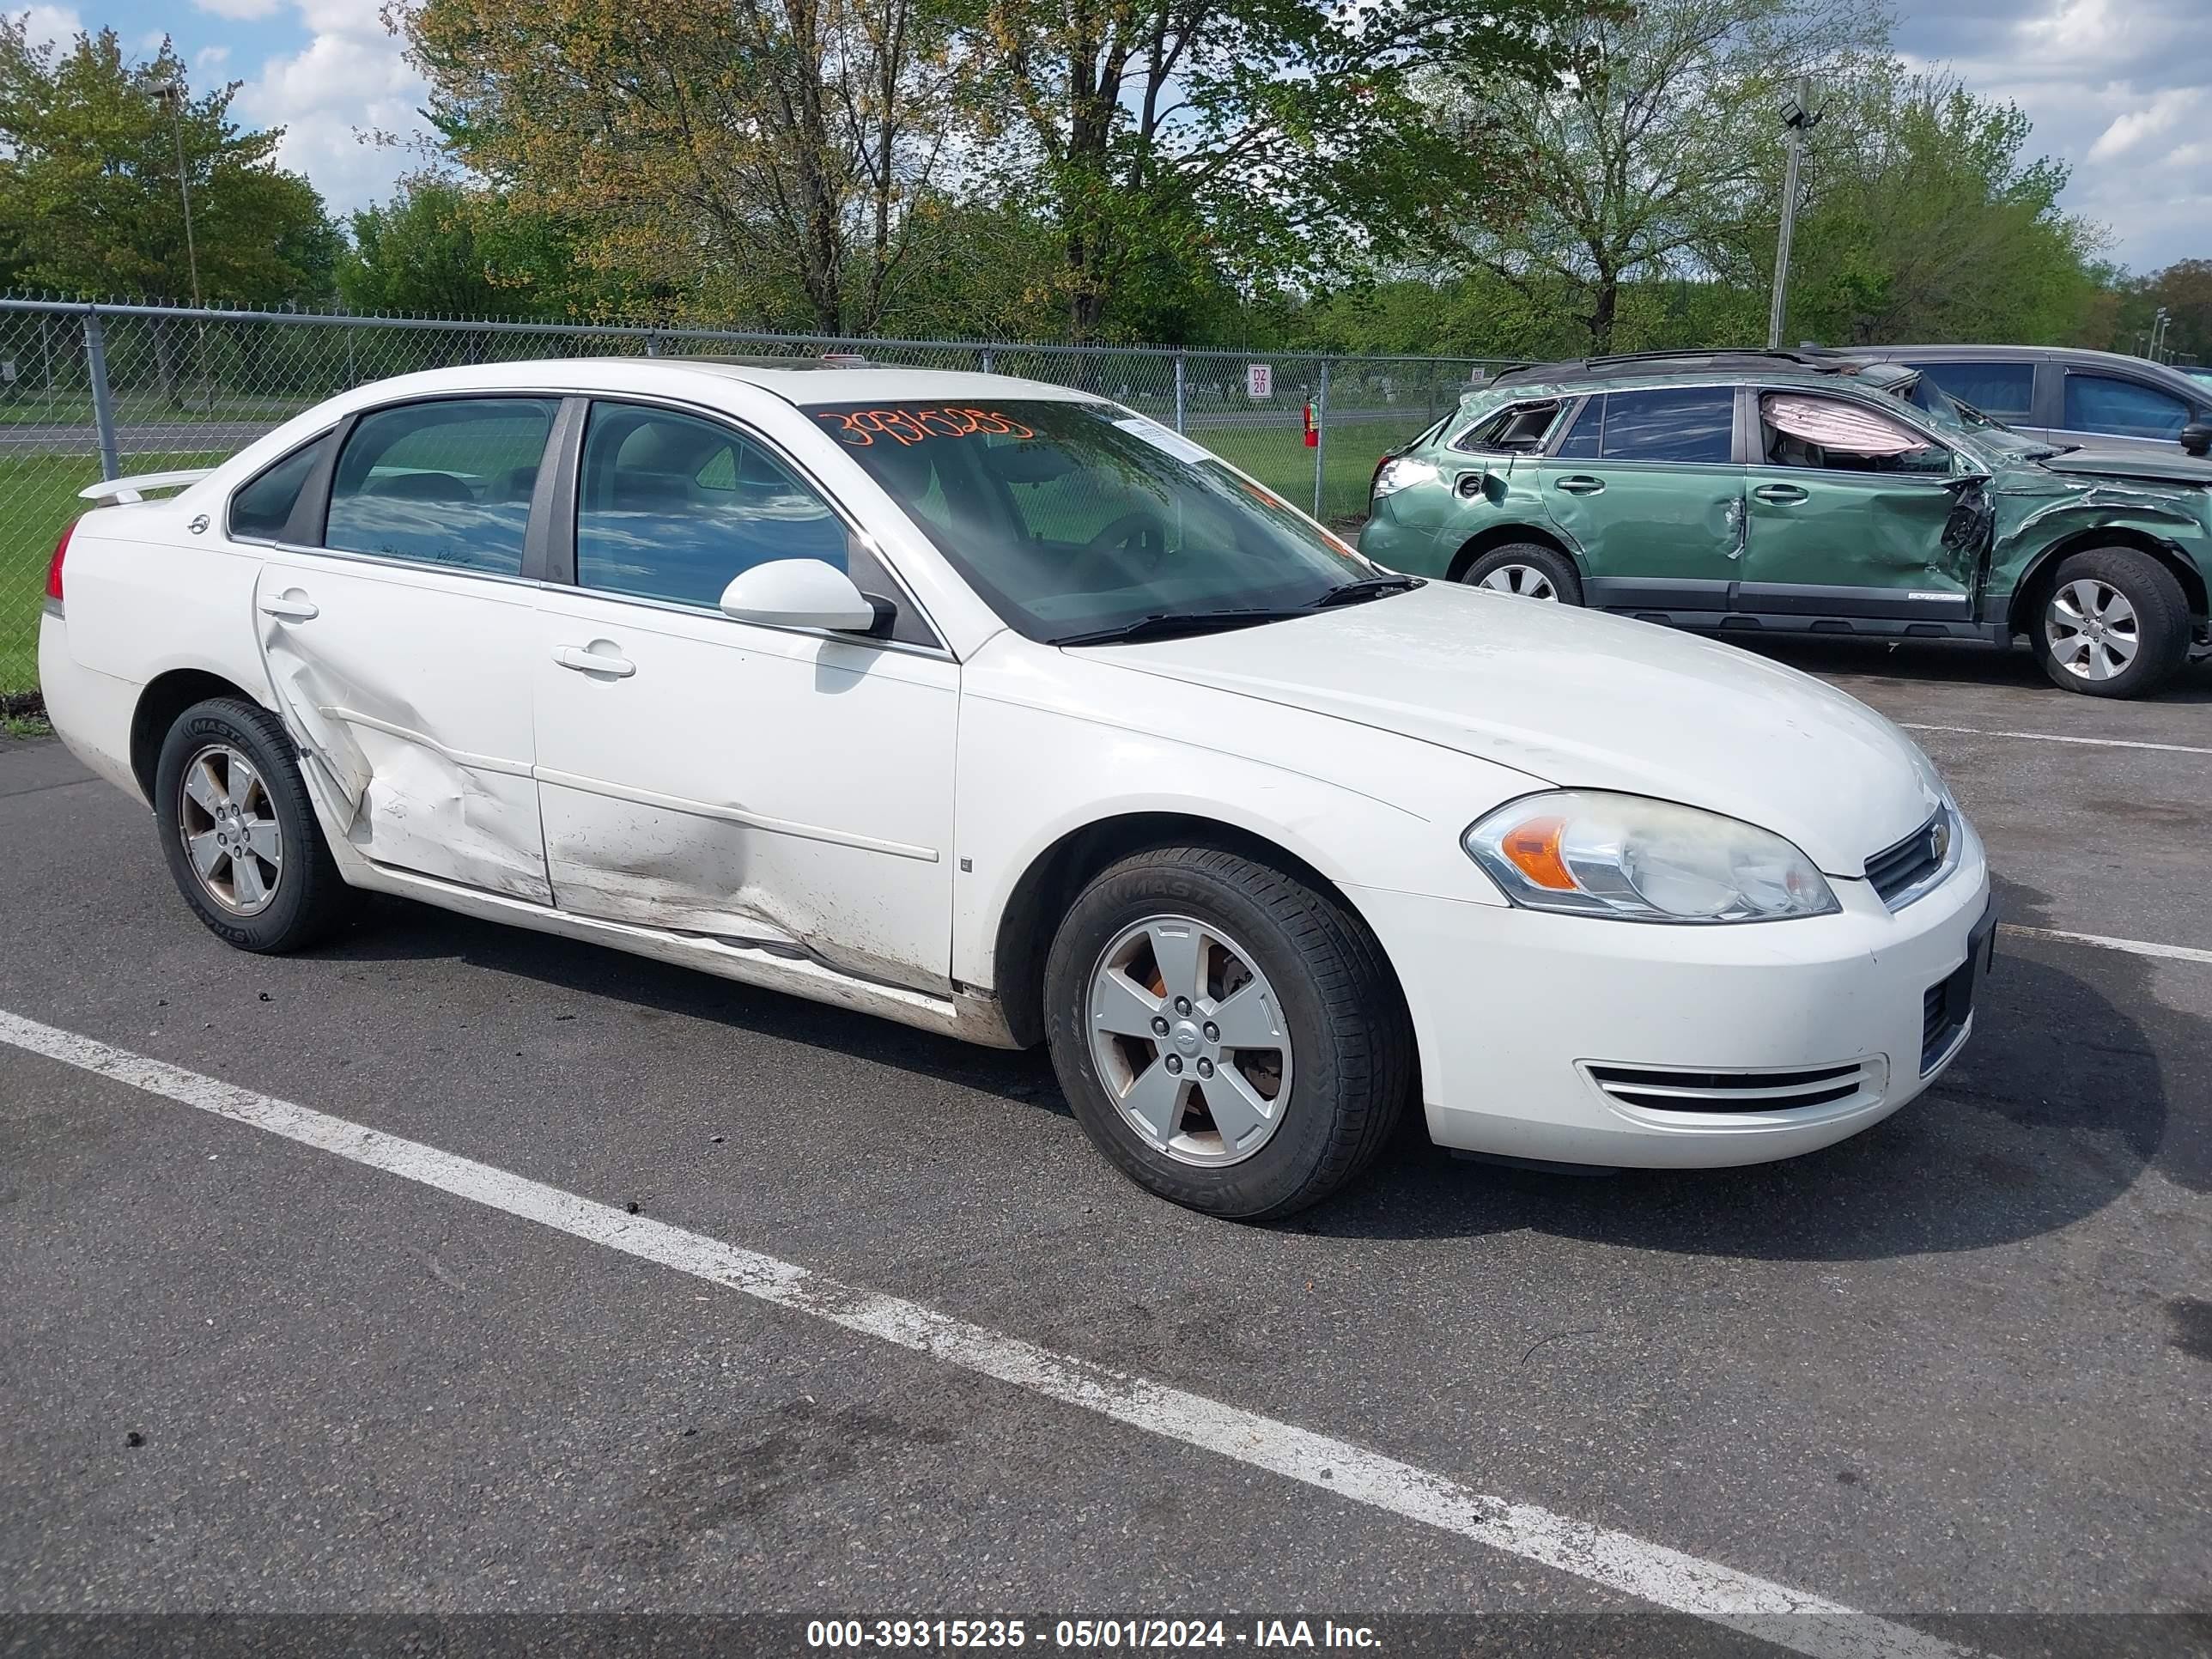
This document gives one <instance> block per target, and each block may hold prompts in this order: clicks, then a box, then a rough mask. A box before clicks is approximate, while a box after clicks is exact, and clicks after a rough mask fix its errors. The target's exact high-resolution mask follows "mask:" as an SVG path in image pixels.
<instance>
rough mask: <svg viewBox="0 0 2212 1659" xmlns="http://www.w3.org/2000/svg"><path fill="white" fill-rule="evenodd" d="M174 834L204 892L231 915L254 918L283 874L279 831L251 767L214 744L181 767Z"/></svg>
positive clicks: (272, 809)
mask: <svg viewBox="0 0 2212 1659" xmlns="http://www.w3.org/2000/svg"><path fill="white" fill-rule="evenodd" d="M177 833H178V836H179V837H180V838H181V839H182V841H183V842H184V844H185V856H186V857H187V858H188V859H190V860H191V866H192V873H193V874H194V875H195V876H197V878H199V884H200V888H201V890H202V891H204V892H205V893H206V894H207V896H209V897H210V898H211V899H213V900H214V901H215V902H216V903H217V904H219V905H220V906H222V908H224V909H225V910H227V911H228V912H229V913H230V914H231V915H238V916H252V915H259V914H260V913H261V912H262V911H264V910H265V909H267V908H269V906H270V903H271V902H274V901H275V899H276V888H277V884H278V883H279V882H280V881H282V880H283V874H284V831H283V826H282V825H281V824H279V823H277V821H276V803H275V802H274V801H273V800H271V799H270V797H269V786H268V784H267V782H266V781H264V779H263V778H262V775H261V774H260V772H259V771H258V769H256V768H255V766H254V764H253V763H252V761H251V760H249V759H247V758H246V756H245V755H243V754H242V753H240V751H239V750H236V749H234V748H233V747H232V746H231V745H230V744H227V743H213V744H208V745H207V746H206V747H204V748H203V749H200V750H197V751H196V752H195V753H194V754H193V756H192V757H191V759H190V760H188V761H186V762H185V781H184V787H183V788H182V789H180V790H179V792H178V793H177Z"/></svg>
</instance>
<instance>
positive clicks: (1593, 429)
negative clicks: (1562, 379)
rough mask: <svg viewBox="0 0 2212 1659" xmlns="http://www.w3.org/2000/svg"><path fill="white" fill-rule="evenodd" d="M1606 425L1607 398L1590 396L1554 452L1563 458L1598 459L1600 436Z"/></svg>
mask: <svg viewBox="0 0 2212 1659" xmlns="http://www.w3.org/2000/svg"><path fill="white" fill-rule="evenodd" d="M1604 427H1605V399H1604V398H1587V399H1585V400H1584V402H1583V407H1582V412H1581V413H1580V414H1579V415H1577V416H1575V423H1574V424H1573V425H1572V426H1571V427H1569V428H1567V435H1566V436H1565V437H1564V438H1562V439H1560V440H1559V447H1558V448H1557V449H1555V450H1553V452H1552V453H1553V454H1554V455H1556V456H1558V457H1559V458H1560V459H1562V460H1568V459H1583V460H1590V461H1594V460H1595V459H1597V453H1598V437H1599V435H1600V434H1601V432H1602V430H1603V429H1604Z"/></svg>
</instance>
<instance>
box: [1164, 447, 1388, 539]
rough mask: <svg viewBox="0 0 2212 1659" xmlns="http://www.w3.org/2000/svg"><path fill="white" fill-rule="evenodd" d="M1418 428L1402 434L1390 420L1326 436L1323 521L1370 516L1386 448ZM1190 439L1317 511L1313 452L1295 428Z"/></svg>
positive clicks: (1287, 498) (1300, 505)
mask: <svg viewBox="0 0 2212 1659" xmlns="http://www.w3.org/2000/svg"><path fill="white" fill-rule="evenodd" d="M1418 430H1419V428H1418V427H1415V428H1408V429H1407V430H1405V431H1402V432H1401V431H1400V430H1399V429H1398V428H1397V427H1396V426H1395V425H1392V424H1390V423H1388V422H1363V423H1362V424H1360V425H1358V426H1352V427H1343V428H1338V429H1337V430H1335V431H1334V432H1332V433H1330V434H1329V435H1328V448H1327V449H1325V450H1323V451H1322V511H1321V516H1322V520H1323V521H1324V522H1326V523H1328V524H1333V525H1339V526H1341V525H1342V524H1343V523H1344V522H1345V521H1346V520H1362V519H1364V518H1365V517H1366V516H1367V481H1368V479H1369V478H1370V477H1373V476H1374V472H1375V462H1376V459H1377V458H1378V457H1379V456H1380V455H1381V454H1382V453H1383V450H1384V448H1386V447H1388V446H1389V445H1390V444H1392V443H1400V442H1403V441H1405V440H1406V439H1407V438H1409V437H1411V436H1412V435H1413V433H1414V432H1415V431H1418ZM1190 436H1191V438H1192V439H1193V440H1194V441H1196V442H1198V443H1201V444H1204V445H1205V446H1206V447H1207V448H1208V449H1210V450H1212V452H1213V453H1215V454H1217V455H1218V456H1220V457H1221V459H1223V460H1225V461H1227V462H1228V463H1229V464H1230V465H1231V466H1239V467H1242V468H1243V469H1244V471H1247V472H1249V473H1250V474H1251V475H1252V476H1253V477H1255V478H1257V479H1258V480H1259V481H1260V482H1261V483H1264V484H1266V485H1267V487H1268V488H1269V489H1273V491H1275V492H1276V494H1278V495H1281V496H1282V497H1283V499H1284V500H1285V501H1288V502H1290V504H1291V506H1292V507H1297V508H1298V509H1299V511H1301V512H1305V513H1310V512H1312V511H1313V500H1314V452H1313V451H1312V450H1310V449H1308V448H1307V447H1305V438H1304V434H1303V433H1301V432H1300V431H1299V430H1298V429H1297V428H1296V427H1290V428H1282V427H1233V426H1232V427H1199V428H1194V430H1193V431H1192V432H1191V434H1190Z"/></svg>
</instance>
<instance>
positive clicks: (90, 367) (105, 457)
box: [84, 309, 123, 478]
mask: <svg viewBox="0 0 2212 1659" xmlns="http://www.w3.org/2000/svg"><path fill="white" fill-rule="evenodd" d="M84 362H85V368H86V371H87V373H88V374H89V375H90V377H91V380H92V423H93V425H94V428H97V429H98V431H99V434H100V477H102V478H119V477H122V476H123V463H122V461H121V460H120V459H118V458H117V456H116V453H115V399H114V398H113V397H112V396H111V395H110V394H109V392H108V390H107V341H106V337H105V336H104V335H103V334H102V333H101V332H100V313H98V312H96V311H93V310H90V309H88V310H87V311H86V312H85V313H84Z"/></svg>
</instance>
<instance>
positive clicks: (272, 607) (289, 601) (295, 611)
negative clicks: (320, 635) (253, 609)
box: [261, 588, 323, 622]
mask: <svg viewBox="0 0 2212 1659" xmlns="http://www.w3.org/2000/svg"><path fill="white" fill-rule="evenodd" d="M261 614H262V615H263V616H264V617H276V620H277V621H278V622H313V621H314V619H315V618H316V617H319V616H321V615H322V614H323V613H322V610H321V608H320V607H319V605H316V604H315V603H314V601H313V600H312V599H309V598H308V597H307V595H306V594H305V593H302V592H300V591H299V590H298V589H297V588H295V589H293V590H292V591H291V592H289V593H272V594H270V596H269V597H268V598H267V599H264V600H262V601H261Z"/></svg>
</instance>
